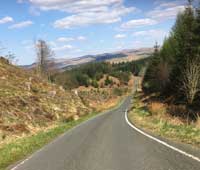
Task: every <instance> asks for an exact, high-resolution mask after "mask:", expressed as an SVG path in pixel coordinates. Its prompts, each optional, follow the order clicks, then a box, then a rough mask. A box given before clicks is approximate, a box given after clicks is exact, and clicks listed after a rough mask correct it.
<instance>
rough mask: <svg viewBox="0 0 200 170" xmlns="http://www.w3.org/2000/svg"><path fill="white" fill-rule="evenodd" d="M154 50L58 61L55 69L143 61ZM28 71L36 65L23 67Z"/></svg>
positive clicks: (123, 51) (143, 49)
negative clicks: (99, 63) (90, 64)
mask: <svg viewBox="0 0 200 170" xmlns="http://www.w3.org/2000/svg"><path fill="white" fill-rule="evenodd" d="M152 52H153V48H141V49H135V50H133V49H132V50H122V51H117V52H113V53H104V54H97V55H85V56H81V57H77V58H70V59H56V60H54V61H53V62H54V64H53V65H54V69H57V70H60V71H65V70H69V69H71V68H74V67H76V66H78V65H81V64H86V63H90V62H102V61H106V62H110V63H120V62H130V61H135V60H139V59H143V58H145V57H148V56H150V55H151V54H152ZM23 67H24V68H26V69H29V68H33V67H35V63H33V64H32V65H27V66H23Z"/></svg>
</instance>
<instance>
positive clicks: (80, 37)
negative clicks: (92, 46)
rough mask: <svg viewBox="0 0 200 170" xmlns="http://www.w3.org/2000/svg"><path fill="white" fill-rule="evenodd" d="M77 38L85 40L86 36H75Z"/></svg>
mask: <svg viewBox="0 0 200 170" xmlns="http://www.w3.org/2000/svg"><path fill="white" fill-rule="evenodd" d="M77 40H80V41H84V40H86V37H84V36H79V37H77Z"/></svg>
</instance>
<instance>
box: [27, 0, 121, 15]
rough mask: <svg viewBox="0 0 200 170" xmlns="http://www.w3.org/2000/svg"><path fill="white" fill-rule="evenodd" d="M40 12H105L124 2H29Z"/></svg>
mask: <svg viewBox="0 0 200 170" xmlns="http://www.w3.org/2000/svg"><path fill="white" fill-rule="evenodd" d="M27 1H29V2H30V3H31V4H32V5H34V6H35V7H38V8H39V9H40V10H43V11H49V10H60V11H65V12H68V13H83V12H99V11H105V10H107V8H108V7H109V6H119V5H122V3H123V0H27Z"/></svg>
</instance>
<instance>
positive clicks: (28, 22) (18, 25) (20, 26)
mask: <svg viewBox="0 0 200 170" xmlns="http://www.w3.org/2000/svg"><path fill="white" fill-rule="evenodd" d="M32 24H33V22H32V21H22V22H19V23H16V24H14V25H11V26H10V27H9V29H18V28H24V27H28V26H30V25H32Z"/></svg>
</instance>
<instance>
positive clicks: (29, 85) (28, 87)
mask: <svg viewBox="0 0 200 170" xmlns="http://www.w3.org/2000/svg"><path fill="white" fill-rule="evenodd" d="M25 86H26V89H27V90H28V91H30V90H31V82H25Z"/></svg>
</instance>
